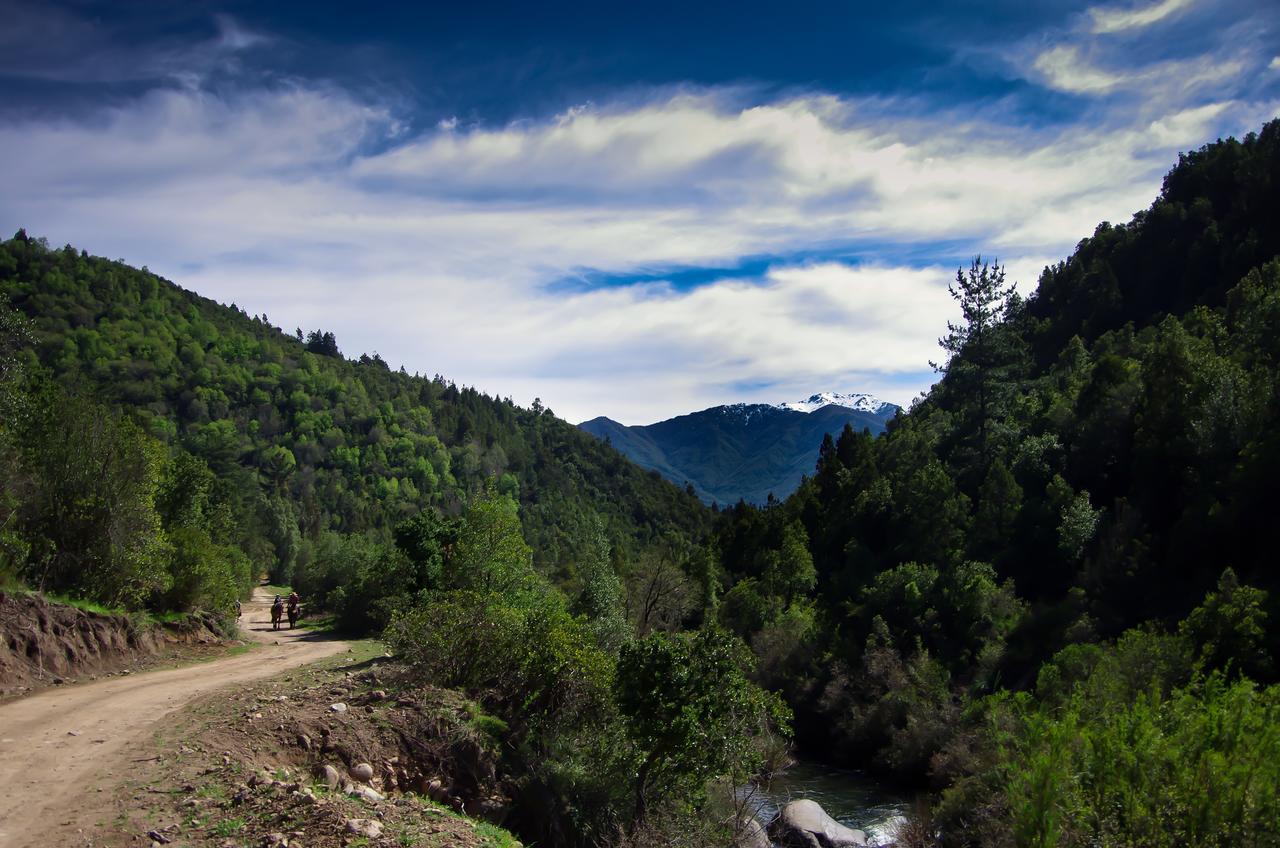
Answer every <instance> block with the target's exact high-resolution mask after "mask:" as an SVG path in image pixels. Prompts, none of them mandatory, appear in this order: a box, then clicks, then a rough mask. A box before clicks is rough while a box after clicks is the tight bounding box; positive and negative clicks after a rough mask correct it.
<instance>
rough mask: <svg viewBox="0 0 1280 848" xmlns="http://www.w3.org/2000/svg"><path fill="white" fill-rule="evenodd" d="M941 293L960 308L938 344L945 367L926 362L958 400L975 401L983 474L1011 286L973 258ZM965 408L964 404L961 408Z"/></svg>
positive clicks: (998, 271) (1000, 272) (994, 267)
mask: <svg viewBox="0 0 1280 848" xmlns="http://www.w3.org/2000/svg"><path fill="white" fill-rule="evenodd" d="M947 291H949V292H950V293H951V296H952V297H953V298H955V300H956V302H957V303H959V304H960V315H961V318H962V321H961V323H959V324H954V323H952V322H950V321H948V322H947V335H945V336H944V337H942V338H941V339H939V340H938V344H939V345H941V346H942V349H943V350H945V351H946V352H947V353H948V354H949V357H948V359H947V362H946V364H945V365H942V366H939V365H938V364H937V363H931V364H932V365H933V367H934V369H935V370H938V371H942V372H944V373H945V375H946V376H945V377H944V382H945V383H946V384H947V387H948V388H949V389H953V390H955V391H957V392H958V394H959V395H960V397H962V398H964V399H965V400H968V399H969V398H972V399H973V401H974V402H975V407H974V408H973V412H972V414H973V415H974V416H975V417H976V422H974V423H975V424H976V430H977V434H976V438H977V447H978V452H979V454H980V456H981V465H982V468H983V469H986V468H988V467H990V460H991V448H990V429H991V419H992V417H993V416H994V413H995V411H996V410H997V408H998V407H999V405H1000V404H999V400H1000V399H1001V397H1002V395H1003V393H1002V392H1001V391H1000V388H1001V387H1000V386H999V382H1000V379H1001V377H1002V373H1001V372H1002V371H1003V369H1002V367H1001V366H1002V365H1004V364H1005V360H1006V359H1007V357H1006V356H1005V355H1004V354H1005V351H1004V350H1003V347H1004V345H1003V344H1002V339H1001V338H1000V335H1001V334H1000V323H1001V319H1002V317H1003V316H1004V312H1005V305H1006V302H1007V301H1009V299H1010V295H1012V294H1013V285H1012V284H1006V283H1005V272H1004V267H1003V266H1001V265H999V264H997V263H994V262H993V263H991V264H988V263H986V262H983V261H982V257H981V256H977V257H974V260H973V264H972V265H970V266H969V270H968V272H965V271H964V270H962V269H958V270H957V271H956V281H955V283H953V284H952V285H950V286H948V287H947ZM966 405H967V404H966Z"/></svg>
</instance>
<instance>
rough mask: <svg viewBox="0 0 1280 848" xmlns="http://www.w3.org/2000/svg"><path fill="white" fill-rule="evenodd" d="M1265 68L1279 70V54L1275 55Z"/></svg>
mask: <svg viewBox="0 0 1280 848" xmlns="http://www.w3.org/2000/svg"><path fill="white" fill-rule="evenodd" d="M1267 70H1270V71H1277V70H1280V56H1276V57H1275V58H1273V59H1272V60H1271V62H1270V63H1269V64H1268V65H1267Z"/></svg>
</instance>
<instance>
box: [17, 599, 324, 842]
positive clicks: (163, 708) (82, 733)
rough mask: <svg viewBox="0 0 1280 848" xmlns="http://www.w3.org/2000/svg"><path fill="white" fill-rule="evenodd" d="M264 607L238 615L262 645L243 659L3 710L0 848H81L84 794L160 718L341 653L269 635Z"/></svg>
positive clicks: (123, 766) (48, 696)
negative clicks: (221, 691)
mask: <svg viewBox="0 0 1280 848" xmlns="http://www.w3.org/2000/svg"><path fill="white" fill-rule="evenodd" d="M270 602H271V596H270V595H268V594H267V593H266V592H265V591H264V590H262V589H258V590H257V591H256V592H255V593H254V597H253V600H251V601H249V602H248V603H246V604H245V605H244V614H243V616H242V617H241V620H240V629H241V632H242V634H243V635H244V636H245V637H246V638H248V639H251V640H253V641H255V642H260V643H262V646H261V647H259V648H257V649H255V650H253V651H250V652H249V653H247V654H241V655H239V656H233V657H227V658H225V659H221V660H214V661H212V662H204V663H198V664H196V665H190V666H185V667H183V668H175V669H168V670H165V671H152V672H143V673H139V674H134V675H129V676H126V677H113V678H110V679H107V680H101V681H97V682H94V683H87V684H80V685H73V686H66V687H57V688H54V689H47V690H45V691H43V692H40V693H39V694H36V695H32V696H30V697H27V698H22V699H20V700H17V701H12V702H10V703H8V704H4V705H0V787H2V788H0V848H27V846H37V845H39V846H48V845H70V844H82V843H81V842H79V841H78V840H76V839H75V834H77V832H78V831H80V830H82V829H83V828H84V827H86V826H92V825H93V824H94V822H93V821H91V820H88V821H87V820H86V818H85V816H86V814H88V812H89V809H90V808H92V807H93V806H95V804H94V801H95V800H96V798H95V797H94V795H93V794H91V793H94V792H95V790H97V789H99V788H101V789H102V791H103V794H104V795H107V796H108V797H109V796H110V794H111V793H110V790H111V788H113V787H114V786H115V785H116V784H118V783H119V782H120V781H122V780H123V779H124V778H125V777H126V776H127V775H128V774H129V773H130V772H131V771H133V770H134V768H135V767H134V766H133V765H132V763H133V762H134V761H136V760H139V759H140V758H142V757H146V756H148V754H147V753H146V752H147V751H148V744H149V742H150V741H151V732H152V729H153V727H154V726H155V725H156V724H157V722H159V720H160V719H161V718H163V717H165V716H167V715H169V714H170V713H172V712H174V711H175V710H179V709H181V708H182V707H184V706H186V705H187V704H189V703H191V702H192V701H193V700H195V699H196V698H198V697H200V696H203V695H206V694H208V693H209V692H212V691H215V690H218V689H222V688H224V687H230V686H233V685H236V684H239V683H244V682H247V681H252V680H258V679H260V678H263V677H269V676H271V675H273V674H278V673H280V672H281V671H283V670H285V669H289V668H293V667H295V666H299V665H304V664H306V663H309V662H314V661H316V660H319V659H322V658H324V657H327V656H329V655H331V654H335V653H338V652H339V651H343V650H346V648H347V645H346V644H345V643H343V642H339V641H336V640H328V639H322V638H317V637H316V636H315V635H314V634H311V633H309V632H308V631H305V630H292V631H290V630H280V631H272V629H271V615H270ZM139 752H143V753H139ZM98 797H101V796H98ZM104 800H105V799H104ZM99 806H100V804H99Z"/></svg>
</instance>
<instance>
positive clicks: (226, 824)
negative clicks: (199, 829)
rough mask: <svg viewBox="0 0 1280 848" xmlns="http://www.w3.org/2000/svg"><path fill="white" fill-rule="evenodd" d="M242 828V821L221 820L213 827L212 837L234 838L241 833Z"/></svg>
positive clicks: (243, 823) (243, 821)
mask: <svg viewBox="0 0 1280 848" xmlns="http://www.w3.org/2000/svg"><path fill="white" fill-rule="evenodd" d="M244 828H245V820H244V819H240V818H235V819H223V820H222V821H220V822H218V823H217V824H215V825H214V826H213V835H214V836H221V837H228V836H235V835H236V834H237V833H243V832H244Z"/></svg>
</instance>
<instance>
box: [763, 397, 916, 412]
mask: <svg viewBox="0 0 1280 848" xmlns="http://www.w3.org/2000/svg"><path fill="white" fill-rule="evenodd" d="M832 405H835V406H843V407H845V408H846V409H853V410H857V411H858V412H870V413H871V414H873V415H885V414H888V413H890V412H892V411H893V410H894V409H896V408H897V407H896V405H894V404H892V403H887V402H886V401H882V400H880V398H878V397H873V396H872V395H867V394H862V393H854V394H842V393H840V392H821V393H819V394H816V395H812V396H810V397H809V399H808V400H801V401H796V402H794V403H780V404H778V407H779V408H780V409H792V410H795V411H796V412H815V411H817V410H819V409H822V408H823V407H824V406H832Z"/></svg>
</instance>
